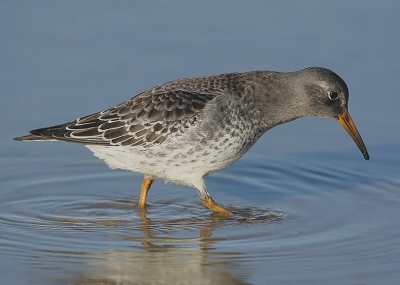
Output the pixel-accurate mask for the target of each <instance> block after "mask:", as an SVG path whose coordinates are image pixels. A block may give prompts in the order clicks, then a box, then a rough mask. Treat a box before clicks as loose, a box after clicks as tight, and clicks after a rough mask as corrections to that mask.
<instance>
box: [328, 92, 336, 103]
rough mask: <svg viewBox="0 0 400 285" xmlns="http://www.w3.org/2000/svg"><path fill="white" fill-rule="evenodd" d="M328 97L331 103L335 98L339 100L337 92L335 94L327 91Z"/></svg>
mask: <svg viewBox="0 0 400 285" xmlns="http://www.w3.org/2000/svg"><path fill="white" fill-rule="evenodd" d="M328 97H329V99H331V100H332V101H333V100H336V99H337V98H339V92H336V91H329V92H328Z"/></svg>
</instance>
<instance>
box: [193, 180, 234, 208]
mask: <svg viewBox="0 0 400 285" xmlns="http://www.w3.org/2000/svg"><path fill="white" fill-rule="evenodd" d="M193 187H195V188H196V189H197V191H198V192H199V195H200V199H201V203H203V205H204V206H206V207H207V208H209V209H210V210H213V211H214V212H216V213H219V214H221V215H224V216H234V214H232V213H231V212H229V211H228V210H226V209H224V208H222V207H221V206H220V205H218V204H217V203H215V202H214V200H213V199H212V198H211V196H210V194H209V193H208V190H207V187H206V184H205V183H204V179H203V178H202V179H200V180H199V181H197V183H195V184H193Z"/></svg>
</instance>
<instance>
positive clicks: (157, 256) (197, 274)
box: [73, 210, 281, 284]
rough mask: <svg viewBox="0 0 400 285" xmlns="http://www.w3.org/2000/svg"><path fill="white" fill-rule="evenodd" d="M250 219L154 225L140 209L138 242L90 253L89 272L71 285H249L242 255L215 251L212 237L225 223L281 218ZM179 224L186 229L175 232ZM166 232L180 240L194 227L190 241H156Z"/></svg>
mask: <svg viewBox="0 0 400 285" xmlns="http://www.w3.org/2000/svg"><path fill="white" fill-rule="evenodd" d="M137 211H139V210H137ZM264 214H265V212H264ZM253 218H254V217H253ZM253 218H250V217H249V215H247V214H246V213H244V214H241V215H239V216H236V217H230V218H225V217H222V216H220V215H218V214H212V215H208V216H207V218H198V219H174V220H167V221H161V222H160V221H157V222H154V221H152V220H151V219H150V218H148V217H147V213H146V210H142V211H140V229H141V232H142V237H125V238H124V240H125V241H130V242H132V245H131V246H129V247H130V248H131V249H132V251H126V250H121V251H118V250H113V251H107V252H104V253H96V254H94V257H93V258H92V259H93V260H95V261H94V262H93V263H91V264H90V266H91V267H93V270H90V272H86V273H83V274H82V275H81V276H80V278H77V279H75V281H73V284H249V283H246V280H247V279H248V278H249V276H251V273H252V269H251V268H250V267H248V266H244V265H243V264H240V263H239V262H237V261H236V259H237V258H236V257H238V256H241V255H243V254H242V253H240V252H226V251H225V252H224V251H220V250H218V248H217V245H218V243H221V242H224V241H225V239H224V238H212V232H213V230H214V229H218V228H221V227H223V226H224V225H227V224H230V223H246V222H251V221H256V220H264V221H266V222H273V221H276V220H280V219H281V217H280V216H279V215H274V214H266V215H263V216H262V217H261V216H260V217H258V218H257V217H256V218H254V220H253ZM181 225H184V226H183V227H188V228H190V230H188V231H186V232H185V231H183V232H182V231H180V229H181V228H180V226H181ZM171 227H173V228H175V230H173V231H178V232H179V236H185V235H188V233H189V234H190V233H192V232H193V229H194V228H195V229H196V230H198V231H199V234H198V237H194V238H193V237H167V236H161V237H160V235H162V234H160V232H163V231H164V233H165V235H173V234H170V233H169V231H168V230H165V229H166V228H171ZM185 233H186V234H185ZM156 235H157V236H156Z"/></svg>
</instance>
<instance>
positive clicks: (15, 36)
mask: <svg viewBox="0 0 400 285" xmlns="http://www.w3.org/2000/svg"><path fill="white" fill-rule="evenodd" d="M1 7H2V9H0V22H1V25H0V35H1V40H2V41H1V45H0V62H1V64H0V78H1V94H0V99H1V100H0V103H1V104H0V109H1V111H0V257H1V258H0V283H1V284H12V285H14V284H143V283H144V284H176V283H181V284H318V285H319V284H351V285H361V284H368V285H370V284H385V285H386V284H396V285H397V284H398V283H399V282H398V280H399V279H400V250H399V248H400V227H399V223H398V220H399V218H398V217H399V216H400V207H399V200H400V187H399V186H400V174H399V173H400V171H399V168H400V155H399V154H400V152H399V149H400V132H399V131H398V130H400V115H399V114H400V113H399V106H400V96H398V93H399V92H398V81H399V78H400V72H399V58H400V50H399V48H398V47H399V46H400V36H398V27H399V26H400V17H399V16H398V14H399V13H398V11H400V2H399V1H395V0H385V1H379V2H378V1H344V0H337V1H301V2H300V1H297V2H296V1H274V2H272V1H252V2H246V1H231V0H230V1H222V0H220V1H208V0H204V1H201V2H197V1H179V0H176V1H174V2H173V3H172V2H166V1H85V2H84V3H82V1H23V0H20V1H2V6H1ZM309 66H323V67H327V68H330V69H332V70H334V71H335V72H337V73H338V74H339V75H340V76H341V77H343V79H344V80H345V81H346V83H347V84H348V87H349V89H350V98H349V110H350V113H351V116H352V118H353V119H354V121H355V123H356V125H357V128H358V129H359V131H360V133H361V135H362V137H363V139H364V141H365V143H366V146H367V148H368V151H369V153H370V155H371V160H370V161H365V160H364V159H363V158H362V155H361V154H360V153H359V151H358V150H357V148H356V146H355V145H354V143H353V142H352V141H351V139H350V138H349V137H348V135H347V134H346V133H345V131H344V130H343V129H342V128H341V127H340V126H339V125H338V124H336V123H335V122H331V121H328V120H323V119H317V118H302V119H299V120H296V121H294V122H290V123H288V124H284V125H282V126H279V127H277V128H274V129H272V130H270V131H268V133H267V134H266V135H265V136H264V137H263V138H261V140H260V141H259V142H258V143H257V144H256V145H255V146H254V147H253V148H252V149H251V150H250V151H249V153H247V154H246V156H245V157H243V158H242V159H241V160H240V161H238V162H237V163H236V164H235V165H233V166H232V167H230V168H228V169H226V170H224V171H221V172H219V173H217V174H215V175H212V176H210V177H208V178H207V185H208V187H209V190H210V193H211V195H212V196H213V198H214V199H215V200H216V201H217V202H218V203H219V204H221V205H223V206H226V207H227V208H228V209H229V210H231V211H232V212H235V213H236V214H237V215H236V216H235V217H231V218H221V217H220V216H218V215H213V214H211V213H210V211H209V210H207V209H205V208H204V207H203V206H202V204H201V203H200V201H199V199H198V197H197V193H196V191H195V190H193V189H190V188H188V187H182V186H176V185H171V184H164V183H163V182H158V183H157V182H155V183H154V184H153V186H152V189H151V191H150V193H149V197H148V203H149V205H148V208H147V212H146V213H142V212H140V211H139V210H138V209H137V208H136V202H137V200H138V197H139V188H140V184H141V180H142V175H140V174H135V173H130V172H125V171H117V170H109V169H108V168H107V166H106V165H105V164H104V163H102V162H101V161H99V160H98V159H97V158H95V157H93V155H91V154H90V152H89V151H88V150H87V149H85V148H84V147H82V146H79V145H76V144H63V143H18V142H14V141H12V138H13V137H16V136H21V135H24V134H26V131H28V130H31V129H34V128H39V127H45V126H49V125H53V124H60V123H64V122H67V121H70V120H73V119H75V118H77V117H80V116H85V115H88V114H91V113H94V112H97V111H100V110H104V109H106V108H109V107H112V106H115V105H116V104H119V103H121V102H123V101H125V100H127V99H128V98H130V97H132V96H134V95H136V94H138V93H140V92H142V91H144V90H146V89H148V88H151V87H153V86H155V85H158V84H161V83H164V82H167V81H171V80H174V79H178V78H183V77H191V76H202V75H211V74H219V73H226V72H244V71H251V70H266V69H267V70H276V71H295V70H299V69H302V68H305V67H309ZM346 148H348V149H347V150H345V149H346ZM289 152H295V153H292V154H290V153H289Z"/></svg>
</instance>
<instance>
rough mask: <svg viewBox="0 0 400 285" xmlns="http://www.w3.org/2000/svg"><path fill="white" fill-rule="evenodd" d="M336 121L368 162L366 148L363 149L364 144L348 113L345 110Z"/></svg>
mask: <svg viewBox="0 0 400 285" xmlns="http://www.w3.org/2000/svg"><path fill="white" fill-rule="evenodd" d="M337 121H338V123H339V124H341V125H342V127H343V128H344V129H345V130H346V131H347V132H348V133H349V135H350V136H351V138H352V139H353V141H354V142H355V143H356V145H357V146H358V148H359V149H360V151H361V152H362V154H363V155H364V158H365V159H366V160H369V154H368V151H367V148H366V147H365V145H364V142H363V140H362V138H361V136H360V134H359V133H358V131H357V128H356V125H354V122H353V120H352V119H351V117H350V114H349V111H347V110H345V111H344V112H343V113H342V114H340V115H338V118H337Z"/></svg>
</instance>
